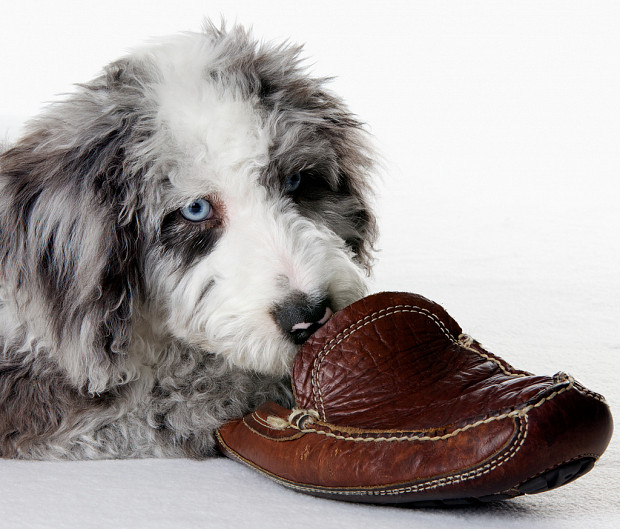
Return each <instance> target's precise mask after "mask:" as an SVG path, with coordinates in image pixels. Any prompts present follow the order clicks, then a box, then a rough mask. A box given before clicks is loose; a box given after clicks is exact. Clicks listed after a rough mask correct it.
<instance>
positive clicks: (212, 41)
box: [0, 25, 375, 459]
mask: <svg viewBox="0 0 620 529" xmlns="http://www.w3.org/2000/svg"><path fill="white" fill-rule="evenodd" d="M299 53H300V48H298V47H291V46H289V45H268V44H261V43H258V42H256V41H254V40H253V39H252V37H251V35H250V34H249V33H248V32H247V31H245V30H244V29H243V28H240V27H234V28H233V29H232V30H230V31H227V30H226V29H225V28H223V27H222V28H221V29H219V28H216V27H214V26H212V25H207V27H206V28H205V30H204V32H203V33H200V34H195V33H191V34H182V35H180V36H177V37H174V38H171V39H168V40H165V41H162V42H159V43H156V44H154V45H152V46H150V47H146V48H144V49H141V50H139V51H137V52H135V53H133V54H131V55H129V56H127V57H126V58H124V59H121V60H119V61H117V62H114V63H112V64H111V65H109V66H108V67H107V68H105V70H104V72H103V74H102V75H101V76H100V77H98V78H96V79H94V80H93V81H91V82H89V83H87V84H83V85H79V86H78V87H77V89H76V91H75V93H74V94H72V95H70V96H68V97H67V98H66V99H65V100H64V101H62V102H59V103H57V104H55V105H53V106H51V107H50V108H48V109H47V110H46V111H45V112H44V113H43V114H42V115H41V116H39V117H38V118H37V119H35V120H33V121H32V122H30V123H29V125H28V128H27V133H26V135H25V136H24V137H23V138H21V139H20V140H19V141H18V142H17V143H16V144H15V145H14V146H13V147H11V148H10V149H8V150H7V151H6V152H4V153H3V154H2V156H1V157H0V455H2V456H3V457H20V458H69V459H91V458H119V457H151V456H170V457H177V456H191V457H204V456H208V455H211V454H213V453H214V441H213V435H212V434H213V431H214V430H215V429H216V428H217V427H218V426H219V425H220V424H221V423H222V422H224V421H226V420H227V419H230V418H232V417H237V416H240V415H241V414H244V413H246V412H248V411H249V410H250V409H251V408H253V407H255V406H257V405H258V404H260V403H261V402H263V401H264V400H266V399H275V400H279V401H281V402H286V401H287V399H288V398H289V394H288V389H287V387H288V386H287V383H286V376H287V373H288V369H289V367H290V364H291V362H292V359H293V357H294V355H295V352H296V350H297V349H298V347H299V344H300V343H302V342H303V341H304V340H305V339H306V338H307V337H308V336H309V334H310V333H312V332H313V331H314V330H315V329H316V328H317V327H319V326H320V325H321V324H323V323H324V322H325V321H326V320H327V319H328V318H329V316H330V314H331V312H332V311H334V310H338V309H340V308H342V307H344V306H346V305H348V304H349V303H351V302H353V301H354V300H356V299H358V298H360V297H361V296H363V295H364V293H365V281H364V272H366V271H368V269H369V266H370V262H371V250H372V245H373V241H374V238H375V221H374V217H373V214H372V212H371V210H370V209H369V199H368V197H369V185H368V182H369V176H370V173H371V171H372V156H371V154H370V151H369V149H368V147H367V144H366V137H365V133H364V132H363V130H362V127H361V125H360V123H359V122H358V121H357V119H356V118H355V117H354V116H353V115H351V113H350V112H349V111H348V110H347V108H346V107H345V105H344V104H343V102H342V101H341V100H340V99H339V98H338V97H336V96H335V95H333V94H332V93H330V92H329V91H326V89H325V88H324V82H323V80H321V79H314V78H311V77H309V76H308V74H307V72H306V71H305V69H304V68H303V67H302V66H301V65H300V58H299Z"/></svg>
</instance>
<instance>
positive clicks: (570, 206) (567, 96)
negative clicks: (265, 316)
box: [0, 0, 620, 528]
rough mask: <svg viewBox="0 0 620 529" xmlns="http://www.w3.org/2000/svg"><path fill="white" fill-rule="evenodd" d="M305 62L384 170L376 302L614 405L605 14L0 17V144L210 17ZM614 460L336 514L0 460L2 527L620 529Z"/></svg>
mask: <svg viewBox="0 0 620 529" xmlns="http://www.w3.org/2000/svg"><path fill="white" fill-rule="evenodd" d="M220 15H222V16H224V17H225V18H226V19H227V20H228V21H229V22H232V21H235V20H236V21H238V22H240V23H243V24H244V25H251V26H253V27H254V32H255V34H256V35H257V36H258V37H260V38H262V39H264V40H268V41H270V40H276V41H280V40H285V39H290V40H291V41H293V42H300V43H306V47H305V49H306V55H307V56H308V57H309V58H310V60H309V62H308V64H309V65H310V67H311V70H312V72H314V73H315V74H317V75H321V76H323V75H328V76H336V77H337V79H335V80H334V81H333V83H332V85H331V87H332V89H333V90H334V91H337V92H338V93H340V94H341V95H342V96H343V97H344V98H345V99H346V100H347V102H348V104H349V106H350V107H351V108H352V109H353V111H354V112H355V113H356V114H358V115H359V116H360V117H361V118H362V120H363V121H365V122H366V123H367V124H368V129H369V130H370V132H371V133H372V134H373V136H374V138H375V143H376V145H377V147H378V149H379V151H380V152H381V154H382V157H383V167H384V169H383V171H382V180H380V181H379V182H378V184H377V191H378V202H377V207H378V211H379V214H380V226H381V231H382V238H381V241H380V244H379V248H380V250H381V251H380V252H379V254H378V261H377V266H376V273H375V277H374V280H373V290H375V291H376V290H385V289H391V290H405V291H413V292H418V293H421V294H423V295H425V296H427V297H430V298H431V299H434V300H435V301H438V302H439V303H441V304H442V305H444V307H445V308H446V309H447V310H448V311H449V312H450V313H451V314H452V315H453V316H454V317H455V318H456V319H457V321H459V323H460V324H461V326H462V327H463V328H464V329H465V330H466V332H469V333H470V334H473V335H474V336H475V337H476V338H477V339H479V340H480V341H482V342H483V343H484V344H485V345H486V347H487V348H488V349H490V350H491V351H493V352H495V353H497V354H499V355H501V356H502V357H504V358H505V359H507V360H508V361H509V362H511V363H512V364H514V365H515V366H516V367H520V368H524V369H528V370H531V371H534V372H537V373H540V374H552V373H554V372H556V371H559V370H564V371H568V372H570V373H571V374H573V375H574V376H575V377H577V378H578V379H579V380H580V381H582V382H583V383H585V384H586V385H588V386H589V387H591V388H592V389H594V390H596V391H599V392H601V393H603V394H604V395H606V396H607V397H608V400H609V402H610V405H611V407H612V411H615V410H617V409H618V408H619V406H620V387H619V384H618V381H617V375H616V372H617V370H618V368H619V367H620V361H619V360H618V355H619V354H620V332H619V330H620V329H619V328H620V325H619V324H620V301H619V299H620V279H619V272H620V237H618V231H619V228H620V213H619V211H618V209H619V208H618V202H619V199H620V190H619V188H620V186H619V185H618V179H619V174H620V154H619V152H620V150H619V148H618V147H619V145H620V102H619V101H620V4H619V3H618V2H614V1H609V2H606V1H593V0H590V1H571V0H563V1H544V0H538V1H529V0H526V1H517V0H512V1H509V2H507V1H502V0H496V1H492V0H488V1H475V0H470V1H459V0H454V1H451V2H448V1H438V0H434V1H409V2H404V1H403V2H400V1H391V2H388V1H383V2H376V3H375V2H365V1H346V2H337V1H335V0H332V1H329V2H325V1H320V0H313V1H311V2H293V1H290V0H289V1H287V2H283V1H270V0H263V1H245V2H244V1H227V2H223V1H222V2H214V1H175V2H171V1H165V2H164V1H156V0H151V1H128V0H125V1H116V0H106V1H105V2H104V1H102V0H98V1H84V0H82V1H79V2H78V1H75V2H73V1H67V0H65V1H59V0H56V1H54V2H44V1H41V2H34V1H23V0H22V1H19V2H17V1H15V0H10V1H9V0H2V6H1V8H0V50H1V51H0V76H1V77H0V139H1V138H3V137H7V138H9V139H15V138H16V137H17V136H18V134H19V129H20V126H21V124H22V123H23V121H24V119H25V118H27V117H30V116H33V115H35V114H36V113H37V112H38V111H39V109H40V108H41V106H42V104H43V103H45V102H46V101H51V100H54V99H55V98H56V95H57V94H60V93H63V92H67V91H70V90H71V86H72V83H76V82H82V81H86V80H88V79H90V78H92V77H93V76H95V75H96V74H97V73H98V72H99V70H100V68H101V67H102V66H103V65H104V64H105V63H107V62H109V61H111V60H114V59H115V58H117V57H119V56H120V55H123V54H124V53H125V52H127V51H128V50H130V49H131V48H132V47H135V46H139V45H141V44H142V43H143V42H144V41H145V40H147V39H149V38H150V37H153V36H160V35H167V34H172V33H176V32H178V31H183V30H194V31H197V30H199V29H200V27H201V24H202V19H203V17H204V16H209V17H211V18H213V19H215V20H219V18H220ZM619 474H620V450H619V447H618V443H617V442H615V441H614V440H612V444H611V446H610V448H609V449H608V451H607V453H606V454H605V455H604V456H603V458H602V459H601V461H600V462H599V463H598V464H597V466H596V467H595V469H594V470H593V471H592V472H591V473H590V474H588V475H587V476H585V477H584V478H582V479H580V480H578V481H577V482H575V483H574V484H571V485H568V486H566V487H564V488H561V489H558V490H556V491H552V492H549V493H546V494H543V495H539V496H532V497H526V498H520V499H517V500H513V501H512V502H506V503H505V504H500V505H496V506H490V507H485V508H470V509H452V510H428V509H425V510H419V509H418V510H411V509H406V510H404V509H394V508H379V507H368V506H359V505H348V504H341V503H336V502H332V501H326V500H317V499H314V498H310V497H306V496H301V495H299V494H296V493H293V492H290V491H288V490H285V489H282V488H280V487H278V486H276V485H274V484H272V483H270V482H267V481H266V480H265V479H263V478H262V477H260V476H257V475H254V474H253V473H252V472H251V471H249V470H246V469H245V468H242V467H241V466H239V465H237V464H235V463H233V462H232V461H227V460H222V459H218V460H211V461H206V462H194V461H183V460H179V461H158V460H146V461H113V462H94V463H93V462H91V463H30V462H14V461H0V527H7V528H8V527H10V528H17V527H80V528H89V527H135V528H137V527H149V528H158V527H226V526H230V527H263V526H265V527H267V526H269V527H273V526H276V527H277V526H284V525H293V524H294V525H296V526H298V527H314V526H321V527H330V526H334V527H336V526H338V527H348V526H356V527H384V526H388V524H389V525H391V526H392V527H416V526H417V527H427V526H432V527H498V526H501V527H513V526H514V527H521V526H523V527H525V526H528V527H545V528H549V527H582V526H589V527H592V528H596V527H617V526H618V525H619V524H620V492H619V485H618V482H619V481H620V480H619V479H618V475H619Z"/></svg>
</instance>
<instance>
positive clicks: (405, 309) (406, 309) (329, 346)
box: [311, 305, 527, 420]
mask: <svg viewBox="0 0 620 529" xmlns="http://www.w3.org/2000/svg"><path fill="white" fill-rule="evenodd" d="M397 309H398V310H397ZM390 311H391V312H390ZM383 313H384V314H383ZM398 313H414V314H421V315H423V316H426V317H427V318H429V319H430V320H432V321H433V322H434V323H435V324H436V325H437V326H438V327H439V329H440V330H441V332H442V333H443V334H444V335H445V336H446V337H447V338H448V339H449V340H450V341H451V342H452V343H453V344H454V345H458V346H460V347H463V348H465V349H467V350H469V351H472V352H474V353H476V354H477V355H479V356H481V357H482V358H484V359H486V360H488V361H491V362H493V363H494V364H496V365H497V366H498V367H499V368H500V370H501V371H502V372H503V373H504V374H506V375H509V376H515V377H524V376H527V375H524V374H521V373H514V372H511V371H510V370H509V369H508V368H507V367H505V366H504V365H503V364H502V363H501V362H500V361H499V360H497V359H496V358H493V357H491V356H488V355H486V354H484V353H481V352H480V351H477V350H476V349H473V348H472V347H469V346H468V345H465V344H463V343H460V342H459V341H458V340H457V339H455V338H454V336H452V334H450V331H449V330H448V328H447V327H446V325H445V324H444V323H443V322H442V321H441V320H440V319H439V317H438V316H437V315H435V314H433V313H432V312H430V311H428V310H427V309H424V308H422V307H418V306H416V305H394V306H392V307H386V308H383V309H381V310H378V311H377V312H373V313H372V314H369V315H368V316H365V317H364V318H362V319H361V320H358V321H356V322H355V323H352V324H350V325H349V326H348V327H347V328H346V329H344V330H342V331H341V332H339V333H338V334H337V335H336V336H334V337H333V338H332V339H331V340H330V341H329V342H327V343H326V344H325V345H324V346H323V347H322V348H321V349H320V350H319V352H318V353H317V354H316V357H315V359H314V362H313V366H312V375H311V383H312V394H313V395H314V404H315V406H316V407H317V409H318V411H319V413H320V414H321V418H322V419H323V420H325V404H324V402H323V394H322V391H321V385H320V383H319V372H320V370H321V365H322V363H323V360H324V359H325V358H326V357H327V355H328V354H329V353H330V352H331V351H332V350H333V349H334V348H335V347H336V346H337V345H339V344H341V343H342V342H343V341H344V340H346V339H347V338H349V337H350V336H351V335H353V334H354V333H356V332H357V331H359V330H360V329H362V328H364V327H365V326H366V325H369V324H371V323H373V322H375V321H378V320H380V319H382V318H385V317H386V316H391V315H392V314H398ZM345 333H346V334H345Z"/></svg>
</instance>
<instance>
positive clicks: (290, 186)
mask: <svg viewBox="0 0 620 529" xmlns="http://www.w3.org/2000/svg"><path fill="white" fill-rule="evenodd" d="M300 185H301V173H299V172H298V173H293V174H291V175H289V176H287V178H286V180H285V181H284V191H285V192H286V193H294V192H295V191H297V190H298V189H299V186H300Z"/></svg>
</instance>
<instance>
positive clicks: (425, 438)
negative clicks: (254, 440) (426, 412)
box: [291, 375, 575, 443]
mask: <svg viewBox="0 0 620 529" xmlns="http://www.w3.org/2000/svg"><path fill="white" fill-rule="evenodd" d="M564 382H568V385H567V386H565V387H563V388H562V389H559V390H556V391H554V392H553V393H551V394H550V395H547V396H546V397H545V398H544V399H541V400H540V401H538V402H536V403H534V404H530V405H528V406H526V407H524V408H521V409H519V410H513V411H511V412H508V413H504V414H501V415H495V416H493V417H488V418H486V419H482V420H479V421H476V422H473V423H470V424H466V425H465V426H462V427H461V428H457V429H456V430H454V431H452V432H450V433H448V434H445V435H441V436H433V437H429V436H420V435H410V436H392V437H361V436H360V437H353V436H351V435H348V436H345V435H338V434H335V433H332V432H331V431H330V432H326V431H323V430H317V429H315V428H303V429H299V431H300V432H302V433H316V434H319V435H324V436H326V437H331V438H334V439H338V440H340V441H352V442H355V443H372V442H374V443H382V442H387V443H391V442H403V441H431V442H435V441H442V440H445V439H449V438H450V437H454V436H456V435H458V434H460V433H461V432H464V431H467V430H471V429H472V428H476V427H478V426H480V425H482V424H488V423H490V422H494V421H499V420H502V419H506V418H508V417H522V416H524V415H525V414H526V413H528V412H529V411H530V410H532V409H534V408H538V407H539V406H542V405H543V404H544V403H545V402H548V401H550V400H551V399H554V398H555V397H557V396H558V395H561V394H562V393H564V392H565V391H568V390H570V389H572V388H573V387H574V383H575V381H574V380H573V378H572V377H571V376H569V375H567V378H566V379H565V380H564ZM325 426H326V427H327V428H330V429H331V430H333V431H341V430H338V428H337V427H334V428H332V426H333V425H331V424H325ZM291 427H292V428H295V429H298V428H296V427H295V425H291ZM364 433H365V432H360V434H364ZM369 433H372V432H369ZM366 435H368V433H366Z"/></svg>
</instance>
